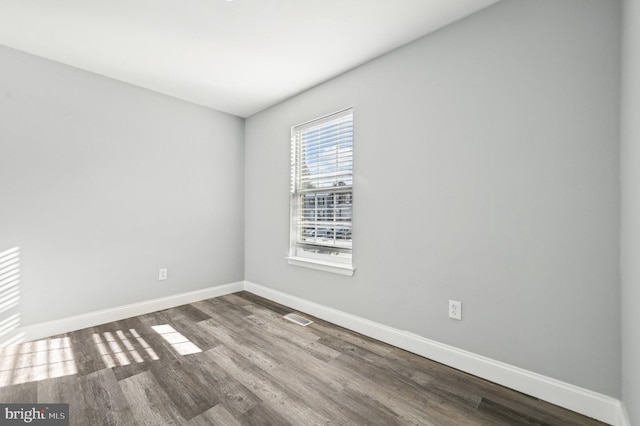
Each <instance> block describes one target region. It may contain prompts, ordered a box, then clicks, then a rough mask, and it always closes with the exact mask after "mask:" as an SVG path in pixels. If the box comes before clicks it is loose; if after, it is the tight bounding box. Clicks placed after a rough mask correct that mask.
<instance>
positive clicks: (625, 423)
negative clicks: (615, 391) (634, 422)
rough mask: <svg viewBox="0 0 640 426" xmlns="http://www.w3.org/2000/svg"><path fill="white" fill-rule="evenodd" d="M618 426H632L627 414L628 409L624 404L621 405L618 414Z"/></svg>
mask: <svg viewBox="0 0 640 426" xmlns="http://www.w3.org/2000/svg"><path fill="white" fill-rule="evenodd" d="M617 425H620V426H631V420H629V413H627V409H626V408H625V406H624V404H621V406H620V413H619V414H618V423H616V426H617Z"/></svg>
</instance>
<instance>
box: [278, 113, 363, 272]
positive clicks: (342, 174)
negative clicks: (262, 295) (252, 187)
mask: <svg viewBox="0 0 640 426" xmlns="http://www.w3.org/2000/svg"><path fill="white" fill-rule="evenodd" d="M352 217H353V110H352V109H351V108H349V109H346V110H344V111H340V112H337V113H335V114H331V115H328V116H326V117H322V118H319V119H317V120H313V121H310V122H307V123H304V124H300V125H298V126H294V127H293V128H292V129H291V217H290V221H291V237H290V241H291V246H290V250H289V257H288V258H287V259H288V261H289V263H290V264H293V265H298V266H307V267H310V268H314V269H320V270H324V271H329V272H335V273H339V274H343V275H353V271H354V270H353V268H352V264H351V248H352V232H351V228H352Z"/></svg>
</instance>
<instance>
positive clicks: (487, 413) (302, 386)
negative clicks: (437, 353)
mask: <svg viewBox="0 0 640 426" xmlns="http://www.w3.org/2000/svg"><path fill="white" fill-rule="evenodd" d="M290 312H295V311H292V310H291V309H289V308H287V307H285V306H282V305H278V304H276V303H273V302H271V301H268V300H266V299H263V298H260V297H258V296H255V295H253V294H251V293H247V292H239V293H235V294H231V295H227V296H223V297H219V298H215V299H209V300H205V301H201V302H196V303H193V304H190V305H185V306H180V307H177V308H172V309H167V310H164V311H160V312H154V313H151V314H147V315H141V316H139V317H134V318H129V319H126V320H122V321H116V322H113V323H109V324H104V325H101V326H98V327H91V328H88V329H84V330H79V331H75V332H72V333H68V334H65V335H60V336H54V337H51V338H48V339H43V340H41V341H38V342H28V343H23V344H20V345H15V346H11V347H7V348H2V349H0V402H2V403H36V402H37V403H69V404H70V407H69V408H70V423H71V424H72V425H78V426H87V425H91V426H96V425H125V426H128V425H189V426H196V425H198V426H199V425H221V426H235V425H320V424H323V425H329V424H332V425H385V426H386V425H435V426H441V425H455V426H460V425H563V426H567V425H602V424H603V423H600V422H597V421H595V420H593V419H589V418H586V417H584V416H581V415H579V414H576V413H573V412H571V411H568V410H565V409H562V408H560V407H557V406H554V405H552V404H548V403H546V402H543V401H540V400H537V399H535V398H532V397H529V396H527V395H524V394H521V393H518V392H515V391H512V390H510V389H507V388H504V387H502V386H498V385H496V384H493V383H490V382H487V381H485V380H482V379H479V378H477V377H474V376H471V375H468V374H466V373H462V372H460V371H458V370H454V369H452V368H449V367H446V366H444V365H442V364H438V363H436V362H433V361H431V360H428V359H425V358H422V357H420V356H417V355H414V354H411V353H408V352H406V351H403V350H401V349H398V348H395V347H393V346H389V345H387V344H384V343H381V342H378V341H376V340H373V339H370V338H368V337H365V336H362V335H359V334H357V333H353V332H351V331H348V330H346V329H343V328H340V327H337V326H335V325H333V324H330V323H327V322H324V321H322V320H319V319H317V318H314V317H311V316H309V315H306V314H304V313H302V312H296V313H298V314H299V315H302V316H304V317H306V318H309V319H311V320H313V321H315V322H314V323H313V324H311V325H309V326H307V327H301V326H299V325H296V324H293V323H291V322H289V321H286V320H284V319H282V315H284V314H287V313H290Z"/></svg>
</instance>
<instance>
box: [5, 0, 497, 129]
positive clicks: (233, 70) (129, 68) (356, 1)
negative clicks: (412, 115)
mask: <svg viewBox="0 0 640 426" xmlns="http://www.w3.org/2000/svg"><path fill="white" fill-rule="evenodd" d="M497 1H498V0H235V1H232V2H230V1H226V0H106V1H96V0H56V1H52V0H0V44H4V45H5V46H8V47H12V48H15V49H18V50H22V51H25V52H28V53H32V54H35V55H38V56H42V57H45V58H48V59H52V60H55V61H58V62H61V63H64V64H68V65H71V66H74V67H77V68H80V69H84V70H87V71H92V72H95V73H98V74H101V75H104V76H107V77H111V78H115V79H117V80H121V81H125V82H127V83H131V84H135V85H137V86H141V87H145V88H147V89H151V90H154V91H157V92H160V93H165V94H167V95H171V96H174V97H176V98H180V99H184V100H186V101H190V102H193V103H196V104H200V105H205V106H207V107H210V108H214V109H217V110H220V111H224V112H228V113H230V114H234V115H237V116H241V117H247V116H250V115H252V114H254V113H256V112H258V111H260V110H262V109H265V108H267V107H269V106H271V105H273V104H275V103H277V102H279V101H281V100H283V99H286V98H288V97H290V96H293V95H295V94H297V93H300V92H301V91H303V90H305V89H308V88H309V87H312V86H314V85H317V84H319V83H321V82H323V81H326V80H328V79H329V78H331V77H333V76H335V75H338V74H340V73H342V72H344V71H347V70H349V69H351V68H353V67H355V66H357V65H360V64H362V63H364V62H366V61H368V60H370V59H373V58H375V57H377V56H379V55H381V54H383V53H385V52H388V51H390V50H392V49H394V48H396V47H399V46H402V45H403V44H406V43H408V42H410V41H412V40H415V39H417V38H419V37H421V36H423V35H425V34H427V33H429V32H432V31H435V30H436V29H438V28H441V27H443V26H445V25H447V24H450V23H451V22H454V21H456V20H458V19H461V18H463V17H465V16H467V15H470V14H472V13H474V12H476V11H478V10H480V9H483V8H485V7H487V6H489V5H491V4H493V3H496V2H497Z"/></svg>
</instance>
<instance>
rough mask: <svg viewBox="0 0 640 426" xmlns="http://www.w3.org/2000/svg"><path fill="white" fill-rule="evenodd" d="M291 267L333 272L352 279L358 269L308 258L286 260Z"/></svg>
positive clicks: (288, 258) (343, 264) (290, 257)
mask: <svg viewBox="0 0 640 426" xmlns="http://www.w3.org/2000/svg"><path fill="white" fill-rule="evenodd" d="M286 259H287V263H288V264H289V265H294V266H302V267H304V268H310V269H315V270H318V271H324V272H331V273H334V274H339V275H346V276H348V277H352V276H353V274H354V273H355V271H356V269H355V268H354V267H353V266H350V265H347V264H345V263H332V262H326V261H324V260H318V259H309V258H306V257H297V256H296V257H292V256H289V257H287V258H286Z"/></svg>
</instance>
